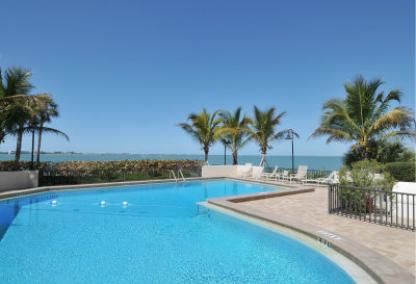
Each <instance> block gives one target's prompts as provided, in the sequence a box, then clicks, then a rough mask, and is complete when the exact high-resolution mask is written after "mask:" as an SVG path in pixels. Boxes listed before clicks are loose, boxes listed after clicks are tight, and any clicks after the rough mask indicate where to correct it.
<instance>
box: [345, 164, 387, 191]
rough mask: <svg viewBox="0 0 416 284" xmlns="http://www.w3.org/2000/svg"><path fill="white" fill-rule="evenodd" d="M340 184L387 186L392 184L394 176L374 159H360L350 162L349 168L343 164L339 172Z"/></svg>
mask: <svg viewBox="0 0 416 284" xmlns="http://www.w3.org/2000/svg"><path fill="white" fill-rule="evenodd" d="M339 178H340V183H341V185H352V186H355V187H359V188H369V187H377V188H388V189H391V188H392V187H393V184H394V178H393V177H392V176H391V175H390V173H389V172H388V171H385V169H384V166H383V165H382V164H380V163H378V162H377V161H375V160H362V161H359V162H355V163H353V164H352V167H351V169H350V168H348V167H346V166H344V167H342V168H341V170H340V172H339Z"/></svg>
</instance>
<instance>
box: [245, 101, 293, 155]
mask: <svg viewBox="0 0 416 284" xmlns="http://www.w3.org/2000/svg"><path fill="white" fill-rule="evenodd" d="M285 114H286V112H281V113H279V114H276V108H274V107H272V108H269V109H267V110H265V111H261V110H260V109H259V108H257V107H256V106H254V118H253V120H252V127H251V131H250V132H251V138H252V139H253V140H255V141H256V142H257V143H258V144H259V147H260V152H261V153H262V154H263V155H265V154H266V153H267V150H268V149H271V148H272V146H271V144H270V142H271V141H273V140H276V139H279V138H282V137H283V134H284V133H283V132H277V131H276V130H277V129H276V128H277V126H278V125H279V124H280V123H281V120H282V117H283V116H284V115H285Z"/></svg>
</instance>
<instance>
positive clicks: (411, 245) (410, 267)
mask: <svg viewBox="0 0 416 284" xmlns="http://www.w3.org/2000/svg"><path fill="white" fill-rule="evenodd" d="M313 187H314V188H315V190H314V191H308V192H303V193H301V194H293V195H284V196H279V197H271V198H266V199H259V200H252V201H246V202H243V204H244V205H245V206H248V207H250V208H253V209H255V210H258V211H262V212H264V213H266V214H267V213H271V214H274V215H279V216H282V217H287V218H291V219H292V220H293V219H295V220H298V221H299V222H301V223H305V224H310V225H313V226H317V227H321V228H325V229H326V230H328V231H330V232H332V233H335V234H337V235H339V236H344V237H347V238H349V239H351V240H353V241H355V242H357V243H359V244H361V245H363V246H365V247H367V248H369V249H371V250H374V251H376V252H378V253H379V254H381V255H383V256H385V257H387V258H389V259H390V260H392V261H393V262H395V263H396V264H398V265H399V266H401V267H402V268H404V269H405V270H407V271H408V272H409V273H411V274H412V275H415V274H416V271H415V270H416V258H415V249H416V247H415V241H416V239H415V236H416V234H415V232H412V231H407V230H403V229H397V228H391V227H386V226H382V225H378V224H372V223H367V222H363V221H360V220H356V219H351V218H347V217H344V216H338V215H333V214H328V208H327V204H328V188H327V187H321V186H313Z"/></svg>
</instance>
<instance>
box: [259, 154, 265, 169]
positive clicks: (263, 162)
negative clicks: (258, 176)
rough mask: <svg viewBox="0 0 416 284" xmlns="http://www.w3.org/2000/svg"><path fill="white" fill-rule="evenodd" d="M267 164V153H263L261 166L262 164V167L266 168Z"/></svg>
mask: <svg viewBox="0 0 416 284" xmlns="http://www.w3.org/2000/svg"><path fill="white" fill-rule="evenodd" d="M265 163H266V152H262V153H261V164H260V166H264V164H265Z"/></svg>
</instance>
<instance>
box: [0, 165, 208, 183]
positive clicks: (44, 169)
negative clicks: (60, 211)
mask: <svg viewBox="0 0 416 284" xmlns="http://www.w3.org/2000/svg"><path fill="white" fill-rule="evenodd" d="M202 164H203V163H202V161H192V160H125V161H67V162H59V163H51V162H49V163H41V164H40V165H39V167H38V168H37V169H38V170H39V184H40V185H58V184H82V183H97V182H108V181H127V180H144V179H161V178H168V177H169V175H170V171H174V172H175V173H177V171H178V170H179V169H182V171H183V174H184V176H185V177H190V176H199V175H200V174H201V167H202ZM30 166H31V165H30V162H19V163H15V162H13V161H5V162H0V171H16V170H27V169H30Z"/></svg>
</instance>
